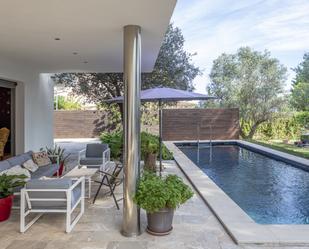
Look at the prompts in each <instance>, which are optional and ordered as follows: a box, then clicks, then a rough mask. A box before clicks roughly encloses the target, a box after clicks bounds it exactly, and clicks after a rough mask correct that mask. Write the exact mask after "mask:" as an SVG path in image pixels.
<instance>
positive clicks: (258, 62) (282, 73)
mask: <svg viewBox="0 0 309 249" xmlns="http://www.w3.org/2000/svg"><path fill="white" fill-rule="evenodd" d="M286 72H287V69H286V67H284V66H283V65H282V64H280V62H279V61H278V60H277V59H275V58H271V55H270V53H269V52H268V51H264V52H258V51H254V50H252V49H251V48H249V47H242V48H240V49H239V50H238V51H237V53H235V54H225V53H224V54H222V55H220V56H219V57H218V58H217V59H216V60H214V62H213V66H212V69H211V73H210V79H211V83H210V85H209V86H208V93H209V95H212V96H216V97H217V98H218V100H217V101H216V102H217V104H218V105H219V106H221V107H238V108H239V111H240V118H241V124H240V126H241V127H240V128H241V136H242V137H243V138H252V137H253V135H254V133H255V131H256V129H257V128H258V126H259V125H260V124H262V123H263V122H266V121H269V120H270V119H272V117H273V115H274V114H275V113H276V112H278V111H279V110H280V108H281V107H282V104H283V103H284V82H285V80H286Z"/></svg>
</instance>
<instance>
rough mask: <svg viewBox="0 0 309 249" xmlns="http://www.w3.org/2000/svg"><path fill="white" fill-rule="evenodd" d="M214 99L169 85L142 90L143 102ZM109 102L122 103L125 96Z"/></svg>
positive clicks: (108, 101)
mask: <svg viewBox="0 0 309 249" xmlns="http://www.w3.org/2000/svg"><path fill="white" fill-rule="evenodd" d="M207 99H214V97H211V96H208V95H205V94H201V93H194V92H188V91H184V90H179V89H173V88H168V87H157V88H151V89H147V90H143V91H141V101H143V102H157V101H162V102H163V101H166V102H167V101H170V102H173V101H184V100H187V101H189V100H207ZM106 102H107V103H122V102H123V96H119V97H116V98H112V99H109V100H106Z"/></svg>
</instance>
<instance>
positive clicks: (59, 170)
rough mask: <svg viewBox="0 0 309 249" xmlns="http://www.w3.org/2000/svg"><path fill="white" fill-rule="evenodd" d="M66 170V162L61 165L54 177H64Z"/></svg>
mask: <svg viewBox="0 0 309 249" xmlns="http://www.w3.org/2000/svg"><path fill="white" fill-rule="evenodd" d="M63 170H64V162H62V163H60V165H59V169H58V171H57V172H56V173H55V174H54V175H53V176H62V173H63Z"/></svg>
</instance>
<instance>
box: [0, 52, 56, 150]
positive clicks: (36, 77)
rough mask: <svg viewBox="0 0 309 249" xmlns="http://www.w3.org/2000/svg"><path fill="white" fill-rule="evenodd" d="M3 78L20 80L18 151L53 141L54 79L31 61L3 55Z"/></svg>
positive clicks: (0, 74) (0, 75)
mask: <svg viewBox="0 0 309 249" xmlns="http://www.w3.org/2000/svg"><path fill="white" fill-rule="evenodd" d="M0 78H1V79H6V80H11V81H15V82H17V87H16V117H15V123H16V153H17V154H19V153H22V152H24V151H28V150H35V151H37V150H39V149H40V148H42V147H45V146H51V145H52V144H53V83H52V81H50V80H49V78H50V75H49V74H41V73H39V72H36V71H35V70H33V69H32V68H29V67H28V66H27V64H21V63H16V62H12V61H9V60H6V59H5V58H2V57H1V58H0Z"/></svg>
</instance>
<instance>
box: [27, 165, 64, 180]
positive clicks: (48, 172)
mask: <svg viewBox="0 0 309 249" xmlns="http://www.w3.org/2000/svg"><path fill="white" fill-rule="evenodd" d="M58 169H59V165H58V164H50V165H46V166H41V167H39V168H38V169H37V170H36V171H35V172H33V173H32V174H31V178H32V179H38V178H41V177H42V176H47V177H50V176H53V175H54V174H55V173H56V172H57V170H58Z"/></svg>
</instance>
